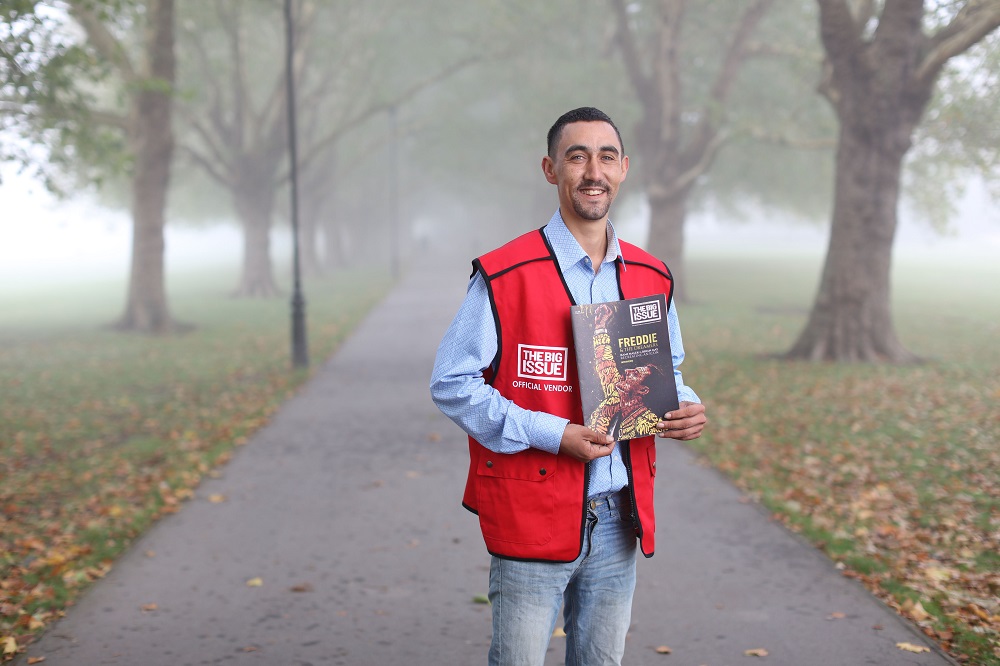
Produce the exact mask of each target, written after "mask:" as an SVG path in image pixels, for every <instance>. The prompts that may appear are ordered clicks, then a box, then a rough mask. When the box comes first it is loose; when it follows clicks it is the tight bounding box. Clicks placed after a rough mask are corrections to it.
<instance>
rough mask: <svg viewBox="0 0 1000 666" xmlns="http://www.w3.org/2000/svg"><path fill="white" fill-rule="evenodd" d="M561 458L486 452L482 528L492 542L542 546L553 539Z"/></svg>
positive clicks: (481, 468)
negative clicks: (556, 481) (555, 486)
mask: <svg viewBox="0 0 1000 666" xmlns="http://www.w3.org/2000/svg"><path fill="white" fill-rule="evenodd" d="M557 472H558V458H557V457H556V456H554V455H552V454H551V453H546V452H544V451H539V450H537V449H528V450H526V451H521V452H520V453H514V454H504V453H493V452H483V454H482V455H481V456H480V458H479V465H478V466H477V469H476V473H477V475H478V476H479V524H480V527H481V528H482V531H483V537H484V538H485V539H486V540H487V544H488V543H489V542H490V541H501V542H505V543H520V544H532V545H541V544H545V543H548V542H549V541H550V540H551V539H552V518H553V514H554V508H555V501H554V494H555V493H554V484H555V482H554V479H555V477H556V475H557Z"/></svg>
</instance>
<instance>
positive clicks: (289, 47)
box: [285, 0, 309, 368]
mask: <svg viewBox="0 0 1000 666" xmlns="http://www.w3.org/2000/svg"><path fill="white" fill-rule="evenodd" d="M293 26H294V22H293V21H292V0H285V67H286V69H285V85H286V89H285V90H286V95H285V96H286V97H287V98H288V161H289V169H288V175H289V180H290V192H291V200H292V202H291V203H292V276H293V287H292V366H293V367H296V368H305V367H307V366H308V365H309V350H308V348H307V345H306V301H305V298H304V297H303V296H302V279H301V274H302V267H301V265H300V264H299V174H298V163H299V155H298V145H297V139H296V131H295V67H294V59H295V58H294V55H295V45H294V39H295V30H294V27H293Z"/></svg>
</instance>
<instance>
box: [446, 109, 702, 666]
mask: <svg viewBox="0 0 1000 666" xmlns="http://www.w3.org/2000/svg"><path fill="white" fill-rule="evenodd" d="M542 172H543V174H544V175H545V179H546V180H547V181H548V182H549V183H551V184H552V185H555V186H556V190H557V192H558V199H559V208H558V210H557V211H556V212H555V213H554V214H553V215H552V218H551V219H550V220H549V222H548V224H547V225H545V226H544V227H542V228H541V229H536V230H534V231H530V232H528V233H526V234H523V235H521V236H519V237H518V238H515V239H514V240H513V241H511V242H509V243H507V244H506V245H504V246H502V247H500V248H497V249H496V250H493V251H492V252H488V253H486V254H484V255H482V256H480V257H479V258H478V259H476V260H474V261H473V264H472V265H473V274H472V277H471V279H470V281H469V284H468V291H467V292H466V297H465V300H464V301H463V302H462V305H461V307H460V308H459V311H458V314H457V315H456V316H455V319H454V320H453V321H452V324H451V326H450V327H449V328H448V330H447V332H446V333H445V335H444V338H443V340H442V341H441V345H440V346H439V347H438V352H437V358H436V359H435V362H434V370H433V372H432V375H431V382H430V390H431V397H432V398H433V400H434V402H435V404H436V405H437V406H438V407H439V408H440V409H441V411H442V412H444V414H445V415H447V416H448V417H449V418H450V419H452V420H453V421H454V422H455V423H456V424H458V425H459V426H460V427H461V428H462V429H463V430H465V432H466V433H468V435H469V455H470V460H469V469H468V476H467V477H466V486H465V493H464V495H463V499H462V504H463V505H464V506H465V507H466V508H467V509H469V510H470V511H472V512H473V513H475V514H476V515H477V516H478V517H479V525H480V528H481V530H482V534H483V540H484V541H485V543H486V549H487V550H488V551H489V553H490V555H491V560H490V578H489V600H490V604H491V612H492V621H493V625H492V626H493V637H492V641H491V643H490V648H489V663H490V664H491V666H501V665H506V666H541V665H542V664H543V663H544V662H545V655H546V651H547V649H548V645H549V640H550V638H551V637H552V633H553V631H554V630H555V628H556V623H557V621H558V618H559V611H560V608H562V609H563V619H564V626H563V628H564V630H565V632H566V661H565V663H566V664H567V666H597V665H602V666H603V665H608V664H620V663H621V659H622V655H623V654H624V652H625V636H626V634H627V633H628V629H629V624H630V620H631V613H632V597H633V593H634V591H635V580H636V551H637V549H640V550H641V551H642V553H643V554H644V555H645V556H646V557H651V556H652V555H653V550H654V547H655V515H654V503H653V481H654V477H655V474H656V447H655V444H654V438H653V437H640V438H636V439H632V440H631V441H619V442H615V440H614V438H613V437H611V436H609V435H607V434H604V433H600V432H597V431H596V430H594V429H593V428H590V427H588V426H586V425H584V423H586V421H585V420H584V419H585V416H584V414H583V407H582V403H581V400H580V391H579V376H578V371H577V364H576V363H575V358H574V355H575V345H574V341H573V331H572V324H571V316H570V309H571V308H572V307H573V306H574V305H578V304H593V303H607V302H609V301H617V300H620V299H622V298H626V299H628V298H638V297H646V296H650V295H654V294H671V293H673V292H672V289H671V286H672V281H673V278H672V277H671V275H670V271H669V270H668V269H667V267H666V266H665V265H664V264H663V262H662V261H660V260H659V259H656V258H655V257H653V256H652V255H650V254H648V253H647V252H645V251H644V250H642V249H640V248H638V247H636V246H634V245H630V244H628V243H626V242H624V241H619V240H618V237H617V235H616V234H615V230H614V227H613V226H612V225H611V223H610V221H609V220H608V210H609V208H610V206H611V202H612V201H613V200H614V198H615V196H616V195H617V193H618V188H619V185H620V184H621V183H622V181H624V180H625V175H626V173H627V172H628V157H627V156H626V155H625V151H624V147H623V144H622V140H621V134H620V133H619V132H618V129H617V128H616V127H615V124H614V122H612V120H611V118H609V117H608V116H607V115H606V114H605V113H603V112H601V111H599V110H598V109H595V108H592V107H585V108H580V109H575V110H573V111H570V112H568V113H565V114H563V115H562V116H561V117H560V118H559V119H558V120H556V122H555V124H554V125H553V126H552V127H551V129H550V130H549V133H548V150H547V154H546V155H545V156H544V157H543V158H542ZM667 323H668V326H669V333H670V341H671V355H672V362H673V366H674V367H673V368H672V370H673V372H674V380H675V384H676V388H677V398H678V400H679V404H680V407H679V408H678V409H676V410H671V411H670V412H669V413H667V414H664V415H663V417H662V418H661V419H659V421H658V422H657V423H656V434H657V435H658V436H660V437H671V438H674V439H679V440H690V439H695V438H697V437H699V436H700V435H701V432H702V429H703V428H704V427H705V423H706V421H707V419H706V418H705V408H704V407H703V406H702V405H701V404H700V403H701V401H700V400H699V399H698V396H697V395H696V394H695V392H694V391H693V390H691V389H690V388H688V387H687V386H685V385H684V381H683V378H682V377H681V373H680V370H679V366H680V365H681V362H682V361H683V360H684V347H683V343H682V341H681V337H680V326H679V324H678V323H677V313H676V312H675V310H674V307H673V304H672V303H670V304H669V307H668V311H667Z"/></svg>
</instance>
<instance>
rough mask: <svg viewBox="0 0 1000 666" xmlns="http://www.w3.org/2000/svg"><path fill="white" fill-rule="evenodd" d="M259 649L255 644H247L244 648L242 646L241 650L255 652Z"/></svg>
mask: <svg viewBox="0 0 1000 666" xmlns="http://www.w3.org/2000/svg"><path fill="white" fill-rule="evenodd" d="M259 649H260V648H258V647H257V646H255V645H248V646H246V647H245V648H243V651H244V652H256V651H257V650H259Z"/></svg>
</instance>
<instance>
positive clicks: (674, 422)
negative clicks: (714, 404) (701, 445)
mask: <svg viewBox="0 0 1000 666" xmlns="http://www.w3.org/2000/svg"><path fill="white" fill-rule="evenodd" d="M706 423H708V417H707V416H705V405H702V404H700V403H697V402H688V401H687V400H685V401H684V402H682V403H681V406H680V408H679V409H675V410H674V411H672V412H667V413H666V414H665V415H664V416H663V420H662V421H660V422H659V423H657V424H656V436H657V437H669V438H670V439H680V440H683V441H688V440H692V439H698V438H699V437H701V431H702V430H704V429H705V424H706Z"/></svg>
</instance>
